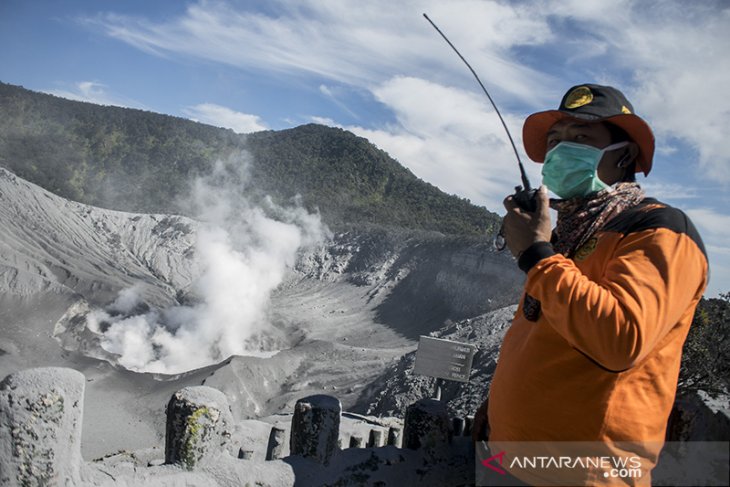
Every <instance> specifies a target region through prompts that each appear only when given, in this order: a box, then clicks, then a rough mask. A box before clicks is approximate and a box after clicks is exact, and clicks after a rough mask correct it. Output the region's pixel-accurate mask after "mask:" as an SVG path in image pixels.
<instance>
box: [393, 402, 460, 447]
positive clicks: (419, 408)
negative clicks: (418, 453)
mask: <svg viewBox="0 0 730 487" xmlns="http://www.w3.org/2000/svg"><path fill="white" fill-rule="evenodd" d="M450 442H451V428H450V427H449V415H448V413H447V412H446V405H445V404H444V403H443V402H441V401H437V400H435V399H421V400H419V401H416V402H415V403H413V404H411V405H410V406H408V408H407V409H406V417H405V426H404V428H403V446H404V448H409V449H411V450H418V449H419V448H426V449H428V450H433V449H436V448H439V447H442V446H445V445H448V444H449V443H450Z"/></svg>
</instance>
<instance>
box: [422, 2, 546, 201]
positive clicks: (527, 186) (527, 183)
mask: <svg viewBox="0 0 730 487" xmlns="http://www.w3.org/2000/svg"><path fill="white" fill-rule="evenodd" d="M423 16H424V17H426V20H428V22H429V23H430V24H431V25H432V26H433V28H434V29H436V32H438V33H439V34H441V37H443V38H444V40H445V41H446V42H447V43H448V44H449V46H451V49H453V50H454V52H455V53H456V54H457V55H458V56H459V58H460V59H461V60H462V61H464V64H466V67H467V68H469V71H471V74H473V75H474V78H476V80H477V83H479V86H481V88H482V91H484V94H485V95H487V98H488V99H489V102H490V103H491V104H492V106H493V107H494V111H495V112H497V116H499V120H500V122H502V126H503V127H504V131H505V132H507V137H509V142H510V144H512V150H513V151H515V157H517V164H518V165H519V166H520V176H521V177H522V185H523V186H524V187H525V191H529V190H531V189H532V187H531V186H530V180H529V179H527V174H526V173H525V167H524V166H523V165H522V160H520V154H519V153H518V152H517V146H515V141H514V140H512V134H510V132H509V129H508V128H507V124H506V123H505V122H504V118H502V114H501V113H499V108H497V105H496V104H495V103H494V100H492V97H491V96H489V92H488V91H487V89H486V88H485V87H484V83H482V80H480V79H479V76H477V73H476V71H474V69H473V68H472V67H471V65H470V64H469V63H468V62H467V60H466V59H464V56H462V55H461V53H460V52H459V50H458V49H457V48H456V46H454V45H453V44H452V43H451V41H450V40H449V38H448V37H446V35H445V34H444V33H443V32H441V29H439V28H438V27H437V26H436V24H434V23H433V21H432V20H431V19H429V18H428V15H426V14H425V13H424V14H423Z"/></svg>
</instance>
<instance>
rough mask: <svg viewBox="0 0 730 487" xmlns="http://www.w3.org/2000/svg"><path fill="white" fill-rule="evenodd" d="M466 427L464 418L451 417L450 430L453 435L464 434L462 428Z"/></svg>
mask: <svg viewBox="0 0 730 487" xmlns="http://www.w3.org/2000/svg"><path fill="white" fill-rule="evenodd" d="M465 428H466V421H464V418H452V419H451V430H452V434H453V435H454V436H464V429H465Z"/></svg>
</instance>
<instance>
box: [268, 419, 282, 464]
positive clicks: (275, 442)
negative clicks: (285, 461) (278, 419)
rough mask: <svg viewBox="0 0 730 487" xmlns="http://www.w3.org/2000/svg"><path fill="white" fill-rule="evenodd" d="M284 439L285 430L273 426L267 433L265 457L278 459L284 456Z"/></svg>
mask: <svg viewBox="0 0 730 487" xmlns="http://www.w3.org/2000/svg"><path fill="white" fill-rule="evenodd" d="M285 441H286V431H285V430H283V429H281V428H277V427H276V426H273V427H272V428H271V433H269V444H268V445H267V447H266V459H267V460H278V459H279V458H282V457H283V456H284V442H285Z"/></svg>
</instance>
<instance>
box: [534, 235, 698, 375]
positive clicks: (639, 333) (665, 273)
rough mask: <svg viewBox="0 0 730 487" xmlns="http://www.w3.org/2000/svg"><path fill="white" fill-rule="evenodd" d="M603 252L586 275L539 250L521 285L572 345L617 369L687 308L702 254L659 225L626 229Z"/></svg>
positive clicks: (648, 347)
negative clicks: (600, 266)
mask: <svg viewBox="0 0 730 487" xmlns="http://www.w3.org/2000/svg"><path fill="white" fill-rule="evenodd" d="M598 251H599V250H598V249H597V252H598ZM606 259H607V260H608V261H607V263H606V265H605V267H604V271H603V273H602V275H601V276H600V278H598V279H597V280H590V279H588V277H587V276H586V275H584V274H583V273H582V272H581V270H580V269H579V268H578V267H577V266H576V264H575V263H574V262H573V261H572V260H570V259H568V258H566V257H564V256H563V255H561V254H554V255H551V256H549V257H546V258H542V259H541V260H539V261H538V262H537V263H536V264H535V265H534V266H532V268H531V269H530V270H529V272H528V275H527V282H526V285H525V291H526V292H527V294H529V295H531V296H532V297H534V298H536V299H537V300H538V301H540V304H541V310H542V313H543V318H544V319H545V320H547V322H548V324H549V325H550V326H552V327H553V328H554V329H555V331H557V333H559V334H560V335H561V336H562V337H563V338H565V340H567V341H568V342H569V343H570V344H571V345H572V346H573V347H575V348H577V349H578V350H580V351H581V352H583V353H584V354H586V355H588V356H589V357H590V358H592V359H593V360H595V361H596V362H597V363H599V364H600V365H601V366H603V367H605V368H606V369H609V370H612V371H621V370H626V369H628V368H631V367H633V366H634V365H635V364H637V363H638V362H640V361H641V360H642V359H643V358H644V357H646V356H647V354H649V353H650V352H651V351H652V349H653V348H654V347H655V346H656V344H657V343H658V342H659V341H660V340H661V339H662V338H663V337H664V336H666V334H667V333H668V332H669V330H670V329H671V328H672V327H673V326H675V325H676V324H677V323H678V322H680V321H681V320H682V318H683V317H684V318H685V319H687V317H686V316H685V315H686V314H688V313H693V311H694V306H692V304H693V303H696V301H697V300H699V298H700V296H701V295H702V291H703V290H704V287H705V284H706V277H707V260H706V258H705V256H704V254H703V251H702V250H700V248H698V246H697V244H696V243H695V242H694V241H693V240H692V239H691V238H689V237H688V236H687V235H686V234H683V233H677V232H675V231H673V230H670V229H665V228H653V229H649V230H644V231H641V232H637V233H631V234H629V235H626V236H625V237H623V238H622V239H621V241H620V242H619V244H618V246H617V248H616V249H615V250H614V252H613V254H612V255H610V256H606ZM688 319H689V320H691V317H689V318H688Z"/></svg>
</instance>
